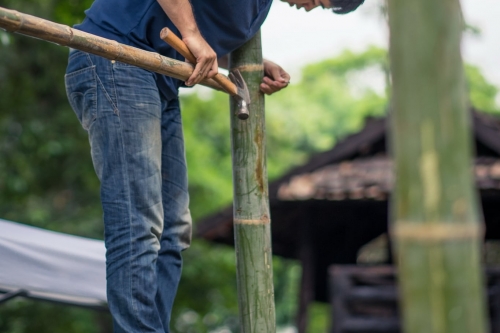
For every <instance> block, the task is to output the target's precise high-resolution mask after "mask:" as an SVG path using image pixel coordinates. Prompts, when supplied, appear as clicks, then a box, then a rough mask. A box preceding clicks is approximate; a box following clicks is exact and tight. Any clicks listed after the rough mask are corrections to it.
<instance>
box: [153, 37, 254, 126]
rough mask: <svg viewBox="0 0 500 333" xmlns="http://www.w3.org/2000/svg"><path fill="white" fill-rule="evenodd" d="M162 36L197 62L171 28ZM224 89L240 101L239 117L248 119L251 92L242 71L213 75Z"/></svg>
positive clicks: (194, 62) (190, 59)
mask: <svg viewBox="0 0 500 333" xmlns="http://www.w3.org/2000/svg"><path fill="white" fill-rule="evenodd" d="M160 38H161V39H163V40H164V41H165V42H166V43H167V44H169V45H170V46H172V47H173V48H174V49H175V50H176V51H177V52H179V53H180V54H182V55H183V56H184V58H186V59H187V60H188V61H189V62H190V63H192V64H193V65H195V64H196V58H195V57H194V55H193V54H192V53H191V51H190V50H189V48H188V47H187V46H186V44H185V43H184V42H183V41H182V40H181V39H180V38H179V37H177V36H176V35H175V34H174V33H173V32H172V30H170V29H169V28H163V29H162V30H161V32H160ZM213 79H214V81H215V82H217V83H218V84H219V85H220V86H221V87H222V89H224V91H225V92H226V93H228V94H229V95H231V96H232V97H233V98H234V99H235V100H236V101H237V103H238V111H237V116H238V118H239V119H242V120H244V119H247V118H248V116H249V112H248V105H249V104H250V94H249V92H248V87H247V84H246V83H245V80H243V77H242V76H241V73H240V71H239V70H237V69H233V70H232V71H231V72H230V73H229V78H228V77H226V76H225V75H223V74H221V73H217V74H215V76H214V77H213Z"/></svg>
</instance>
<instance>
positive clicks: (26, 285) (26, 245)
mask: <svg viewBox="0 0 500 333" xmlns="http://www.w3.org/2000/svg"><path fill="white" fill-rule="evenodd" d="M18 289H24V290H26V291H28V293H29V296H31V297H35V298H42V299H47V300H53V301H60V302H64V303H69V304H75V305H83V306H100V305H104V304H105V303H106V272H105V248H104V242H102V241H98V240H93V239H87V238H83V237H77V236H72V235H67V234H63V233H57V232H53V231H48V230H43V229H39V228H35V227H31V226H27V225H23V224H19V223H14V222H9V221H5V220H2V219H0V290H2V291H4V292H5V291H13V290H18Z"/></svg>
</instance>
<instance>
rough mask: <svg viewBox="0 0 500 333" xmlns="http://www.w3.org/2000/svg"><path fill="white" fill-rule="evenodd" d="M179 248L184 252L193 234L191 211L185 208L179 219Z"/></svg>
mask: <svg viewBox="0 0 500 333" xmlns="http://www.w3.org/2000/svg"><path fill="white" fill-rule="evenodd" d="M179 229H180V230H179V231H180V233H179V239H178V241H179V247H180V248H181V249H182V250H186V249H187V248H189V246H190V245H191V241H192V233H193V220H192V218H191V211H190V210H189V208H186V210H185V211H184V213H183V214H182V217H181V226H180V228H179Z"/></svg>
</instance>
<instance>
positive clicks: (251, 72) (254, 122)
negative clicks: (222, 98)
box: [230, 31, 276, 333]
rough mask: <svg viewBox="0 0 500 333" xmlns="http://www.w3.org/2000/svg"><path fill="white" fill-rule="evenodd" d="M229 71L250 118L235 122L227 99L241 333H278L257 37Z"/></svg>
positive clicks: (232, 59) (242, 49) (235, 56)
mask: <svg viewBox="0 0 500 333" xmlns="http://www.w3.org/2000/svg"><path fill="white" fill-rule="evenodd" d="M230 68H231V69H238V70H239V71H240V72H241V74H242V76H243V78H244V79H245V81H246V83H247V85H248V90H249V92H250V98H251V100H252V104H251V105H250V110H249V111H250V114H251V117H250V118H249V119H247V120H246V121H241V120H239V119H238V116H237V111H238V105H237V103H236V101H234V99H231V111H230V112H231V114H230V116H231V148H232V161H233V188H234V204H233V206H234V232H235V249H236V267H237V281H238V303H239V312H240V322H241V332H243V333H270V332H276V319H275V308H274V286H273V268H272V251H271V225H270V223H271V220H270V215H269V199H268V183H267V169H266V149H265V114H264V95H263V94H262V93H261V92H260V88H259V86H260V83H261V80H262V76H263V71H264V68H263V65H262V49H261V38H260V31H259V32H258V33H257V34H256V35H255V36H254V37H253V38H252V39H251V40H250V41H249V42H247V43H246V44H245V45H243V46H242V47H240V48H239V49H238V50H236V51H235V52H233V53H231V56H230Z"/></svg>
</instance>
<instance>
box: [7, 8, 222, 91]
mask: <svg viewBox="0 0 500 333" xmlns="http://www.w3.org/2000/svg"><path fill="white" fill-rule="evenodd" d="M0 28H3V29H5V30H7V31H9V32H14V33H19V34H22V35H26V36H30V37H35V38H39V39H42V40H45V41H48V42H52V43H56V44H59V45H62V46H69V47H72V48H74V49H78V50H81V51H84V52H88V53H92V54H96V55H98V56H101V57H104V58H106V59H110V60H118V61H121V62H124V63H127V64H130V65H134V66H138V67H141V68H144V69H147V70H150V71H152V72H156V73H160V74H163V75H167V76H171V77H174V78H176V79H179V80H184V81H185V80H187V78H189V76H190V75H191V73H193V66H192V65H190V64H187V63H185V62H183V61H179V60H177V59H171V58H168V57H164V56H162V55H160V54H158V53H155V52H149V51H144V50H141V49H138V48H135V47H132V46H129V45H125V44H121V43H118V42H116V41H114V40H110V39H106V38H102V37H99V36H95V35H92V34H89V33H86V32H83V31H80V30H77V29H72V28H70V27H68V26H67V25H63V24H58V23H54V22H51V21H48V20H44V19H41V18H39V17H36V16H32V15H28V14H24V13H20V12H18V11H15V10H10V9H7V8H2V7H0ZM158 34H160V32H158ZM201 84H202V85H205V86H207V87H210V88H213V89H216V90H221V91H223V89H222V88H221V87H220V86H219V84H218V83H216V82H215V81H213V80H211V79H209V80H204V81H202V82H201Z"/></svg>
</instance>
